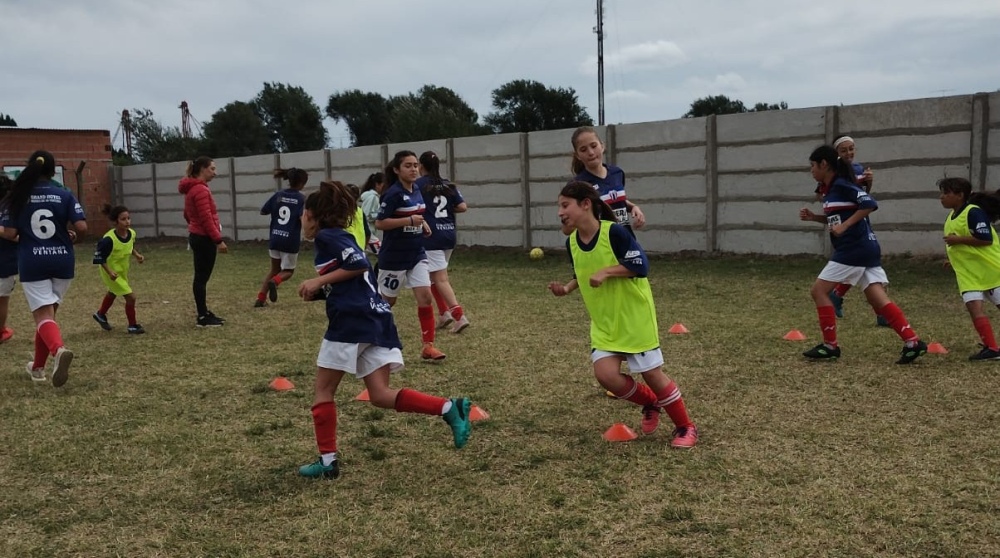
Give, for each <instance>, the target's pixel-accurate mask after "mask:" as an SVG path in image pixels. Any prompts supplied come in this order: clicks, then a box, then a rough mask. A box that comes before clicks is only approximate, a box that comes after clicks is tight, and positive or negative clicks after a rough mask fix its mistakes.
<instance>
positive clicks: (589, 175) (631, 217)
mask: <svg viewBox="0 0 1000 558" xmlns="http://www.w3.org/2000/svg"><path fill="white" fill-rule="evenodd" d="M572 143H573V163H572V170H573V174H574V175H576V177H575V178H574V180H580V181H582V182H586V183H587V184H590V185H591V186H593V187H594V189H595V190H597V193H598V194H600V196H601V200H602V201H603V202H604V203H606V204H608V206H609V207H610V208H611V210H612V211H613V212H614V214H615V220H616V221H617V222H618V224H619V225H622V226H624V227H625V229H626V230H628V231H629V232H630V233H632V236H635V233H634V232H633V231H632V224H635V228H637V229H641V228H642V227H643V225H645V224H646V216H645V215H644V214H643V213H642V210H641V209H639V206H638V205H636V204H634V203H632V202H630V201H628V198H627V196H626V195H625V171H623V170H622V169H620V168H618V167H616V166H614V165H608V164H605V163H604V144H603V143H601V138H599V137H597V131H596V130H594V129H593V128H591V127H590V126H582V127H580V128H577V129H576V130H574V131H573V136H572Z"/></svg>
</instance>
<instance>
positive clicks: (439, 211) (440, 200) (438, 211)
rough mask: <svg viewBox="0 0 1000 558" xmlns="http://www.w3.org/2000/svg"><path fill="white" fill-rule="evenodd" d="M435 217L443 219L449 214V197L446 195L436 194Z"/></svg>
mask: <svg viewBox="0 0 1000 558" xmlns="http://www.w3.org/2000/svg"><path fill="white" fill-rule="evenodd" d="M434 205H435V206H436V207H435V209H434V217H435V218H437V219H443V218H445V217H447V216H448V198H447V197H445V196H434Z"/></svg>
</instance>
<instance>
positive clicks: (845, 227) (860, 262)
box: [799, 145, 927, 364]
mask: <svg viewBox="0 0 1000 558" xmlns="http://www.w3.org/2000/svg"><path fill="white" fill-rule="evenodd" d="M809 166H810V170H811V172H812V176H813V178H814V179H815V180H816V181H817V182H819V183H820V184H821V185H822V191H823V215H816V214H815V213H813V212H812V210H810V209H809V208H807V207H804V208H802V209H801V210H800V211H799V219H801V220H803V221H814V222H817V223H823V224H825V225H827V227H828V228H829V230H830V241H831V242H832V243H833V255H832V256H831V257H830V261H829V262H828V263H827V264H826V267H824V268H823V271H821V272H820V274H819V277H818V278H817V279H816V282H815V283H814V284H813V286H812V290H811V291H810V294H811V295H812V298H813V301H814V302H815V303H816V313H817V314H818V315H819V325H820V330H821V331H822V333H823V342H822V343H820V344H819V345H816V346H815V347H813V348H812V349H809V350H808V351H806V352H804V353H802V354H803V356H805V357H806V358H810V359H831V358H837V357H839V356H840V346H839V345H838V344H837V316H836V313H835V311H834V308H833V303H832V302H831V301H830V294H829V293H830V291H831V290H832V289H833V288H834V287H835V286H837V285H838V284H839V283H848V284H851V285H858V286H860V288H861V289H862V290H864V293H865V297H866V298H867V299H868V304H870V305H871V307H872V309H873V310H875V313H876V314H878V315H879V316H882V317H884V318H885V319H886V321H887V322H888V323H889V326H890V327H892V328H893V329H894V330H895V331H896V334H897V335H899V337H900V339H902V340H903V343H904V344H903V350H902V353H901V354H900V357H899V360H897V361H896V364H909V363H911V362H913V361H914V360H916V359H917V358H918V357H920V356H922V355H924V354H925V353H926V352H927V344H926V343H924V342H923V341H921V340H920V337H919V336H918V335H917V333H916V332H915V331H913V328H912V327H910V323H909V322H908V321H907V320H906V316H905V315H904V314H903V311H902V310H900V309H899V307H898V306H896V304H895V303H894V302H892V301H891V300H890V299H889V296H888V295H887V294H886V292H885V285H886V284H888V283H889V279H888V277H887V276H886V274H885V270H883V269H882V250H881V247H880V246H879V243H878V240H877V239H876V238H875V233H874V232H873V231H872V228H871V223H870V222H869V221H868V215H869V214H870V213H871V212H873V211H875V210H876V209H878V204H877V203H876V202H875V199H874V198H872V197H871V196H870V195H869V194H868V193H866V192H865V191H864V190H862V189H861V188H860V187H858V185H857V184H856V183H855V179H856V177H855V174H854V170H853V169H852V168H851V166H850V165H848V164H847V162H846V161H845V160H843V159H841V158H840V157H839V156H838V155H837V150H836V149H834V148H833V147H832V146H829V145H823V146H820V147H818V148H816V149H815V150H814V151H813V152H812V154H811V155H810V156H809Z"/></svg>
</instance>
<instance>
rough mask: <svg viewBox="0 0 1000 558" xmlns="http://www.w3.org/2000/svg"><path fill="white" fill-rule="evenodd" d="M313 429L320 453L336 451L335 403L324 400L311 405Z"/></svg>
mask: <svg viewBox="0 0 1000 558" xmlns="http://www.w3.org/2000/svg"><path fill="white" fill-rule="evenodd" d="M312 414H313V430H315V431H316V446H317V447H318V448H319V452H320V453H321V454H325V453H334V452H336V451H337V404H336V403H334V402H333V401H324V402H323V403H317V404H315V405H313V408H312Z"/></svg>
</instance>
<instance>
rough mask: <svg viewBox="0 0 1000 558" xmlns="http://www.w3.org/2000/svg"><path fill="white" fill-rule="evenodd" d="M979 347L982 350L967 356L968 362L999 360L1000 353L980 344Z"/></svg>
mask: <svg viewBox="0 0 1000 558" xmlns="http://www.w3.org/2000/svg"><path fill="white" fill-rule="evenodd" d="M979 346H980V347H982V348H983V350H981V351H979V352H978V353H974V354H971V355H969V360H1000V351H994V350H993V349H991V348H989V347H987V346H986V345H983V344H982V343H980V344H979Z"/></svg>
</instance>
